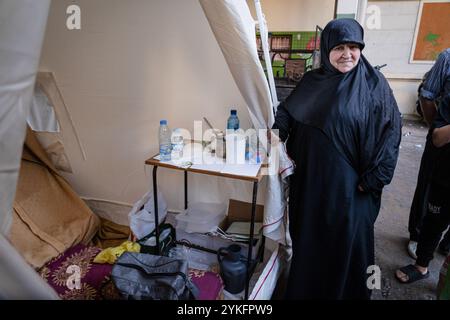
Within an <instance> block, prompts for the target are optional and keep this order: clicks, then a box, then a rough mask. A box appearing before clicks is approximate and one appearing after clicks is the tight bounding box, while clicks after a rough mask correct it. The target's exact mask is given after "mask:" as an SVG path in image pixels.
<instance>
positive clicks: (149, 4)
mask: <svg viewBox="0 0 450 320" xmlns="http://www.w3.org/2000/svg"><path fill="white" fill-rule="evenodd" d="M72 3H73V1H70V0H58V1H53V2H52V7H51V11H50V15H49V20H48V25H47V32H46V37H45V43H44V47H43V51H42V58H41V63H40V70H41V71H52V72H54V74H55V77H56V81H57V83H58V85H59V87H60V89H61V93H62V96H63V98H64V100H65V102H66V104H67V108H68V110H69V111H70V113H71V116H72V118H73V121H74V124H75V128H76V130H77V131H78V134H79V136H80V140H81V143H82V145H83V147H84V150H85V153H86V157H87V159H86V160H84V159H83V157H82V154H81V152H80V150H79V148H78V146H77V144H76V141H65V144H66V149H67V153H68V156H69V157H70V161H71V165H72V167H73V171H74V173H73V174H70V175H67V176H66V177H67V178H68V179H69V181H70V182H71V183H72V185H73V186H74V188H75V189H76V190H77V191H78V193H79V194H81V195H82V196H85V197H88V198H96V199H106V200H114V201H118V202H124V203H133V202H135V201H136V200H137V199H138V198H139V197H140V196H141V195H142V194H143V193H144V192H145V191H146V189H147V187H148V186H149V185H150V181H151V170H150V168H149V167H146V168H145V167H144V160H145V159H147V158H149V157H150V156H151V155H154V154H156V153H157V152H158V136H157V134H158V133H157V132H158V126H159V120H160V119H162V118H165V119H168V121H169V125H170V126H171V127H172V128H174V127H183V128H187V129H190V130H191V129H192V128H193V121H194V120H201V119H202V117H203V116H206V117H207V118H208V119H209V120H210V122H212V123H213V124H214V125H215V126H217V127H225V122H226V118H227V117H228V113H229V108H230V106H237V109H238V114H239V117H240V119H241V122H242V126H243V127H244V128H247V127H248V126H249V120H248V116H247V113H246V105H245V103H244V100H243V98H242V97H241V95H240V93H239V91H238V89H237V87H236V85H235V84H234V81H233V79H232V77H231V74H230V72H229V71H228V68H227V66H226V64H225V60H224V58H223V56H222V53H221V52H220V49H219V47H218V45H217V43H216V41H215V38H214V36H213V34H212V32H211V30H210V27H209V25H208V23H207V20H206V18H205V16H204V14H203V11H202V10H201V7H200V5H199V3H198V1H196V0H178V1H176V0H152V1H148V0H129V1H122V0H95V1H91V0H80V1H77V4H79V6H80V7H81V30H71V31H69V30H68V29H67V28H66V13H65V12H66V8H67V6H68V5H69V4H72ZM67 137H68V136H66V138H67ZM159 177H160V181H161V188H162V190H163V191H164V194H165V196H166V198H168V202H169V206H170V207H171V208H181V207H182V203H183V202H182V200H183V199H182V195H183V193H182V182H183V180H182V174H179V173H173V172H167V171H165V170H164V169H160V176H159ZM201 179H204V180H205V178H194V177H193V178H192V179H191V180H190V183H191V184H192V187H191V188H190V189H191V194H190V197H191V199H192V200H195V199H197V198H202V197H208V199H210V200H215V199H221V198H226V197H228V196H232V197H235V198H238V199H239V198H240V199H242V198H244V199H247V200H248V199H250V196H248V197H247V198H245V195H246V192H247V190H249V188H247V185H244V184H232V183H231V182H228V181H227V182H224V184H232V186H231V187H230V188H228V190H230V192H229V193H226V192H219V191H218V188H221V187H223V185H217V183H215V181H216V180H214V179H212V180H211V181H213V182H214V185H213V186H212V187H209V188H208V187H206V190H205V189H202V188H201V185H202V180H201ZM206 181H209V180H206ZM208 190H211V191H212V193H213V194H212V195H211V194H209V195H206V194H207V191H208Z"/></svg>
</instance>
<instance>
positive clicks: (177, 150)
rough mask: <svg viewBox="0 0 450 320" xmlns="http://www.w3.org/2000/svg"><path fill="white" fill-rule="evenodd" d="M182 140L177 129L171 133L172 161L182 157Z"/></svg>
mask: <svg viewBox="0 0 450 320" xmlns="http://www.w3.org/2000/svg"><path fill="white" fill-rule="evenodd" d="M183 148H184V138H183V135H182V134H181V130H180V129H179V128H177V129H174V130H173V131H172V160H179V159H181V158H182V157H183Z"/></svg>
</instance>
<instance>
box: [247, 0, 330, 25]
mask: <svg viewBox="0 0 450 320" xmlns="http://www.w3.org/2000/svg"><path fill="white" fill-rule="evenodd" d="M247 3H248V4H249V7H250V9H251V11H252V14H253V16H254V17H256V14H255V13H254V12H255V11H254V1H253V0H247ZM261 7H262V10H263V12H264V13H265V16H266V20H267V24H268V26H269V31H313V30H315V29H316V25H319V26H320V27H322V28H323V27H325V25H326V24H327V22H328V21H330V20H331V19H333V14H334V0H320V1H317V0H261Z"/></svg>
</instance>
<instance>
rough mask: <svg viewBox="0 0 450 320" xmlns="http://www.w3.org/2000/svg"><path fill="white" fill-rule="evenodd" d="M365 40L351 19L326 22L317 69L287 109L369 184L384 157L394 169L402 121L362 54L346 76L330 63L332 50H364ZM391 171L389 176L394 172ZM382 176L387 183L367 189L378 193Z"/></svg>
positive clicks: (389, 93) (388, 91)
mask: <svg viewBox="0 0 450 320" xmlns="http://www.w3.org/2000/svg"><path fill="white" fill-rule="evenodd" d="M363 37H364V31H363V28H362V27H361V26H360V25H359V23H358V22H357V21H356V20H354V19H338V20H332V21H331V22H329V23H328V24H327V25H326V27H325V28H324V30H323V32H322V34H321V39H320V40H321V41H320V45H321V49H320V51H321V60H322V64H321V68H319V69H317V70H313V71H310V72H307V73H306V74H305V75H304V77H303V78H302V80H301V81H300V83H299V84H298V86H297V87H296V88H295V89H294V91H293V92H292V94H291V95H290V96H289V97H288V98H287V99H286V101H285V108H286V109H287V110H288V112H289V114H290V115H291V116H292V117H293V118H294V119H295V120H296V121H298V122H300V123H302V124H306V125H310V126H314V127H316V128H318V129H320V130H322V131H323V133H324V134H325V135H327V136H328V138H329V139H331V140H332V142H333V144H334V145H335V147H336V148H337V150H338V151H339V152H340V153H341V154H342V155H343V156H344V158H345V159H346V160H347V161H348V162H349V164H350V165H351V166H352V167H353V168H354V169H355V170H356V171H357V172H358V174H359V175H360V177H361V179H363V180H365V179H366V180H367V179H371V178H373V177H369V176H370V174H369V173H370V172H372V171H374V170H376V169H379V168H378V167H379V166H380V165H381V164H382V162H383V159H384V158H385V157H391V158H395V161H394V163H393V165H394V167H395V164H396V159H397V152H398V144H399V142H400V137H401V133H400V126H401V120H400V115H399V111H398V107H397V104H396V102H395V99H394V97H393V94H392V90H391V89H390V87H389V85H388V83H387V81H386V79H385V78H384V77H383V75H382V74H381V73H380V72H379V71H378V70H376V69H375V68H373V67H372V66H371V65H370V63H369V62H368V61H367V60H366V58H365V57H364V55H363V54H361V56H360V59H359V62H358V64H357V65H356V66H355V67H354V68H353V69H352V70H350V71H349V72H347V73H341V72H340V71H339V70H337V69H336V68H334V67H333V66H332V64H331V63H330V60H329V53H330V51H331V49H333V48H334V47H335V46H337V45H340V44H344V43H356V44H358V45H359V47H360V49H361V50H362V49H363V48H364V39H363ZM392 135H394V137H393V136H392ZM390 139H394V140H390ZM389 144H390V145H391V146H389V147H388V145H389ZM386 148H388V149H386ZM389 148H393V150H390V149H389ZM391 151H392V154H389V152H391ZM391 162H392V161H391ZM389 166H391V164H389ZM389 169H392V173H393V168H389ZM387 171H389V170H386V172H387ZM381 175H384V176H385V177H380V176H378V177H377V180H380V179H381V180H383V181H366V182H367V183H366V184H371V186H370V188H372V189H379V190H381V188H382V186H383V185H384V184H386V182H387V183H388V182H389V181H390V179H391V178H392V177H389V176H390V174H387V173H386V174H381ZM388 180H389V181H388ZM362 183H363V184H364V182H362ZM367 188H369V186H367Z"/></svg>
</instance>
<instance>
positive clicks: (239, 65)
mask: <svg viewBox="0 0 450 320" xmlns="http://www.w3.org/2000/svg"><path fill="white" fill-rule="evenodd" d="M199 1H200V5H201V6H202V8H203V11H204V13H205V15H206V17H207V19H208V22H209V25H210V27H211V29H212V32H213V33H214V36H215V37H216V40H217V42H218V44H219V46H220V49H221V50H222V53H223V55H224V58H225V60H226V62H227V64H228V67H229V69H230V72H231V74H232V76H233V79H234V80H235V82H236V85H237V87H238V89H239V91H240V92H241V94H242V96H243V98H244V100H245V102H246V103H247V107H248V111H249V114H250V118H251V120H252V123H253V126H254V128H255V129H256V130H259V129H268V128H271V127H272V124H273V122H274V113H273V107H275V106H272V102H271V96H270V91H269V85H268V83H267V79H266V77H265V74H264V70H263V68H262V66H261V63H260V61H259V57H258V52H257V47H256V33H255V21H254V20H253V17H252V16H251V13H250V10H249V8H248V6H247V3H246V2H245V1H239V0H220V1H219V0H199ZM261 138H262V139H261ZM264 138H265V137H261V135H260V139H261V140H264ZM269 159H270V160H269V163H270V164H272V165H274V164H275V166H272V170H273V167H275V168H278V164H279V169H280V170H279V171H278V170H276V171H275V172H273V171H272V172H269V175H268V179H267V189H266V199H265V204H264V220H263V225H264V229H263V232H264V235H265V236H266V237H268V238H270V239H272V240H274V241H276V242H278V243H280V244H282V245H286V247H283V250H284V251H283V254H279V250H280V249H281V248H280V247H278V248H277V249H275V251H274V252H273V253H272V256H271V258H270V263H269V264H266V267H265V268H264V270H263V275H264V276H263V277H264V279H261V278H259V280H258V282H257V286H256V287H254V289H253V291H252V293H251V295H250V297H251V299H258V300H259V299H269V298H270V296H271V294H272V292H273V288H274V285H273V284H274V283H275V282H276V280H277V279H278V277H279V275H280V273H281V271H282V269H283V267H284V262H285V261H286V260H288V259H289V257H290V249H289V247H290V243H291V241H290V237H289V234H288V232H287V230H288V227H287V224H288V221H287V219H286V205H287V202H286V198H285V196H284V195H285V188H286V186H287V183H286V177H287V176H288V175H289V174H291V173H292V172H293V164H292V162H291V161H290V159H289V157H288V156H287V154H286V152H285V149H284V148H283V145H282V144H281V143H279V144H277V145H274V146H273V147H272V152H271V155H270V157H269Z"/></svg>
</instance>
